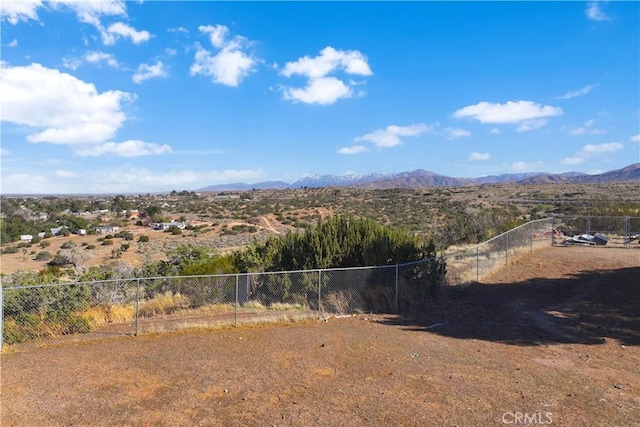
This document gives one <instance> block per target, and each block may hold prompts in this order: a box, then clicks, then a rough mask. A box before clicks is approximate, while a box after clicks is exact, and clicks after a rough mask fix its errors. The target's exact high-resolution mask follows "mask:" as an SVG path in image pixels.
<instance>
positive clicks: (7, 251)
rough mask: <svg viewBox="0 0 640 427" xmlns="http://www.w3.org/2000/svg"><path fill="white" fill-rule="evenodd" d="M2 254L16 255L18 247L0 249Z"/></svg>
mask: <svg viewBox="0 0 640 427" xmlns="http://www.w3.org/2000/svg"><path fill="white" fill-rule="evenodd" d="M2 253H3V254H17V253H18V247H17V246H7V247H6V248H3V249H2Z"/></svg>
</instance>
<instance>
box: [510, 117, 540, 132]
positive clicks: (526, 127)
mask: <svg viewBox="0 0 640 427" xmlns="http://www.w3.org/2000/svg"><path fill="white" fill-rule="evenodd" d="M546 124H547V120H546V119H536V120H525V121H523V122H522V123H520V125H519V126H518V127H517V128H516V132H529V131H530V130H535V129H540V128H541V127H544V126H545V125H546Z"/></svg>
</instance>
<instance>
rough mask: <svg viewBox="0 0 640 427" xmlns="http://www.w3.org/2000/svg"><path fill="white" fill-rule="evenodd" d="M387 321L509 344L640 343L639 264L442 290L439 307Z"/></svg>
mask: <svg viewBox="0 0 640 427" xmlns="http://www.w3.org/2000/svg"><path fill="white" fill-rule="evenodd" d="M386 323H387V324H394V325H400V326H402V327H404V328H406V329H410V330H417V331H425V332H428V333H432V334H438V335H442V336H448V337H453V338H460V339H479V340H486V341H495V342H500V343H505V344H511V345H527V346H535V345H543V344H560V343H579V344H589V345H595V344H602V343H603V342H604V341H605V339H614V340H617V341H618V342H620V344H623V345H633V346H638V345H640V267H637V268H623V269H616V270H601V271H597V272H593V271H589V272H581V273H578V274H576V275H574V276H573V277H570V278H562V279H544V278H540V279H538V278H534V279H530V280H526V281H522V282H517V283H510V284H496V283H489V284H471V285H465V286H459V287H449V288H447V289H446V291H445V294H444V297H443V299H442V301H441V302H440V303H439V304H438V305H433V306H430V307H425V308H424V309H423V310H421V311H420V312H419V313H416V314H413V315H410V316H400V317H397V318H393V319H389V320H387V321H386Z"/></svg>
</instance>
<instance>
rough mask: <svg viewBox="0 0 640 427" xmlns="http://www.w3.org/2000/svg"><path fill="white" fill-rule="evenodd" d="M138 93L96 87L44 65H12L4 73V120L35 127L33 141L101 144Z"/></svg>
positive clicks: (0, 91)
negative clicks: (124, 105)
mask: <svg viewBox="0 0 640 427" xmlns="http://www.w3.org/2000/svg"><path fill="white" fill-rule="evenodd" d="M132 98H133V96H132V95H131V94H129V93H126V92H121V91H117V90H110V91H106V92H102V93H99V92H98V90H97V89H96V87H95V85H93V84H91V83H86V82H84V81H82V80H79V79H77V78H76V77H74V76H72V75H69V74H66V73H62V72H60V71H58V70H54V69H51V68H46V67H43V66H42V65H40V64H35V63H34V64H31V65H28V66H16V67H12V66H9V65H7V64H6V63H3V70H2V73H1V74H0V100H1V101H2V104H3V112H2V120H3V121H6V122H10V123H15V124H18V125H23V126H27V127H29V128H32V129H31V130H32V131H33V133H31V134H29V135H28V136H27V140H28V141H30V142H50V143H53V144H92V143H101V142H104V141H106V140H108V139H110V138H112V137H113V136H114V134H115V133H116V131H117V130H118V128H120V127H121V126H122V124H123V122H124V121H125V119H126V116H125V114H124V113H123V112H122V109H121V108H122V103H123V102H125V101H128V100H131V99H132Z"/></svg>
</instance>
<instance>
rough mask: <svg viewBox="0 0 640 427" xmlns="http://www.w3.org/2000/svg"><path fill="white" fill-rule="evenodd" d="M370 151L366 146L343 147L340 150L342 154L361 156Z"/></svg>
mask: <svg viewBox="0 0 640 427" xmlns="http://www.w3.org/2000/svg"><path fill="white" fill-rule="evenodd" d="M367 151H369V150H368V149H367V147H365V146H364V145H353V146H351V147H342V148H341V149H339V150H338V153H340V154H359V153H365V152H367Z"/></svg>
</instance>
